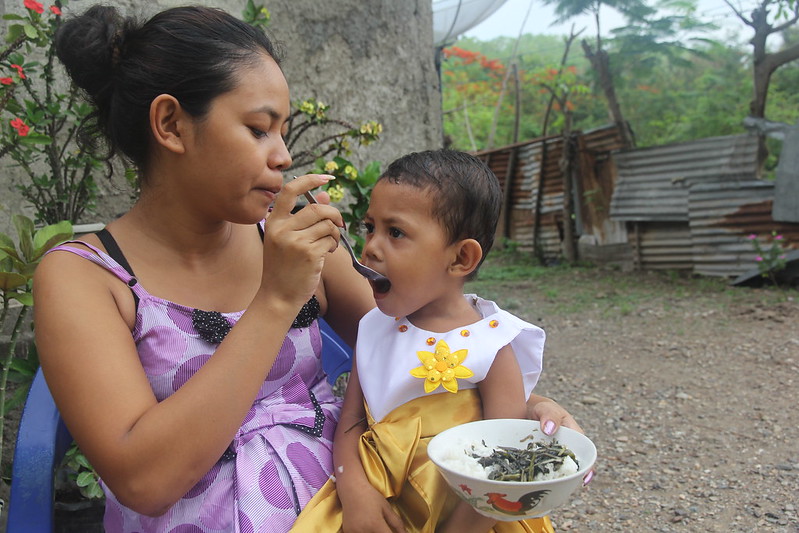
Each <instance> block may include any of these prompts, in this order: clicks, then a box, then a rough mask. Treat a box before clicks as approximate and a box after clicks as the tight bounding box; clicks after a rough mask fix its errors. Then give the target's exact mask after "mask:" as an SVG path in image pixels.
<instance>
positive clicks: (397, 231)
mask: <svg viewBox="0 0 799 533" xmlns="http://www.w3.org/2000/svg"><path fill="white" fill-rule="evenodd" d="M388 234H389V235H391V236H392V237H393V238H395V239H399V238H401V237H403V236H405V234H404V233H402V230H400V229H397V228H391V229H389V230H388Z"/></svg>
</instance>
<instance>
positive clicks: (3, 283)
mask: <svg viewBox="0 0 799 533" xmlns="http://www.w3.org/2000/svg"><path fill="white" fill-rule="evenodd" d="M12 220H13V223H14V227H15V228H16V230H17V237H18V240H19V248H17V245H15V244H14V241H13V240H12V239H11V237H9V236H8V235H5V234H3V233H0V290H2V297H3V299H5V298H13V299H15V300H17V301H19V302H21V303H23V304H24V305H32V304H33V301H32V300H31V299H29V298H28V297H26V296H25V295H24V294H16V292H17V291H18V290H19V289H20V288H22V287H26V289H25V290H24V291H23V292H29V291H27V285H28V282H29V281H30V280H31V278H32V277H33V272H34V270H35V269H36V266H37V265H38V264H39V261H40V260H41V258H42V256H43V255H44V254H45V253H46V252H47V250H49V249H50V248H52V247H53V246H56V245H58V244H60V243H62V242H64V241H66V240H68V239H70V238H72V234H73V233H72V224H71V223H70V222H67V221H62V222H58V223H56V224H50V225H48V226H45V227H43V228H41V229H39V230H36V229H35V228H34V226H33V221H32V220H31V219H29V218H28V217H26V216H24V215H18V214H17V215H14V216H13V217H12ZM9 292H10V293H11V294H7V293H9Z"/></svg>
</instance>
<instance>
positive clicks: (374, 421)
mask: <svg viewBox="0 0 799 533" xmlns="http://www.w3.org/2000/svg"><path fill="white" fill-rule="evenodd" d="M464 297H465V298H467V299H468V300H469V301H470V302H471V303H472V305H473V306H474V308H475V309H476V310H477V311H478V313H479V314H480V316H482V317H483V318H482V319H481V320H479V321H477V322H475V323H473V324H470V325H468V326H464V327H459V328H456V329H454V330H452V331H448V332H445V333H434V332H430V331H425V330H422V329H419V328H417V327H415V326H414V325H413V324H411V323H410V322H409V321H408V320H407V319H406V318H392V317H388V316H386V315H384V314H383V313H382V312H380V310H378V309H374V310H372V311H371V312H369V313H368V314H367V315H366V316H364V317H363V319H362V320H361V323H360V326H359V328H358V343H357V357H356V359H355V363H356V364H357V365H358V376H359V378H360V383H361V388H362V389H363V394H364V403H365V404H366V412H367V419H368V425H369V427H368V429H367V430H366V431H365V432H364V433H363V435H361V439H360V443H359V453H360V457H361V463H362V464H363V468H364V470H365V472H366V475H367V477H368V478H369V481H370V482H371V484H372V486H373V487H375V488H376V489H377V490H379V491H380V492H381V493H382V494H383V495H384V496H385V497H386V499H388V501H389V502H390V504H391V506H392V508H393V509H394V510H395V511H396V512H397V514H399V516H401V517H402V519H403V521H404V523H405V527H406V529H407V530H408V531H409V532H410V531H414V532H425V533H427V532H433V531H435V528H436V526H437V525H438V524H440V523H442V522H444V521H445V520H446V518H447V517H448V516H449V515H450V513H451V512H452V510H453V509H454V508H455V506H456V505H457V504H458V502H459V501H460V499H459V498H458V496H457V495H455V493H454V492H453V491H452V490H451V489H450V488H449V486H448V485H447V483H446V481H444V478H443V477H441V475H440V474H439V473H438V471H437V469H436V467H435V465H434V464H433V463H432V462H431V461H430V460H429V459H428V458H427V443H428V442H429V441H430V439H431V438H432V437H434V436H435V435H437V434H438V433H440V432H441V431H444V430H445V429H448V428H450V427H453V426H456V425H459V424H464V423H466V422H471V421H474V420H479V419H481V418H482V407H481V403H480V395H479V393H478V391H477V384H478V383H479V382H480V381H482V380H483V379H485V377H486V375H487V374H488V371H489V369H490V368H491V365H492V363H493V361H494V358H495V357H496V354H497V352H499V350H500V349H501V348H502V347H503V346H506V345H507V344H510V345H511V346H512V348H513V351H514V353H515V354H516V358H517V360H518V362H519V367H520V368H521V371H522V374H523V379H524V390H525V397H526V396H529V394H530V393H531V392H532V390H533V387H535V384H536V383H537V381H538V377H539V376H540V374H541V361H542V357H543V350H544V340H545V335H544V331H543V330H542V329H541V328H539V327H537V326H534V325H533V324H530V323H528V322H525V321H524V320H521V319H520V318H518V317H515V316H513V315H512V314H510V313H508V312H506V311H503V310H501V309H500V308H499V307H497V305H496V304H495V303H494V302H491V301H488V300H484V299H482V298H479V297H477V296H475V295H473V294H467V295H465V296H464ZM453 393H454V394H453ZM341 523H342V511H341V504H340V502H339V500H338V496H337V495H336V485H335V483H334V482H333V481H329V482H328V483H327V484H326V485H325V486H323V487H322V489H321V490H320V491H319V492H318V493H317V494H316V496H314V497H313V499H312V500H311V501H310V502H309V503H308V505H307V506H306V507H305V509H304V510H303V511H302V513H301V514H300V516H299V518H298V519H297V522H296V524H295V526H294V529H293V530H292V531H298V532H305V531H307V532H310V531H314V532H316V531H339V530H340V529H341ZM493 531H495V532H498V533H505V532H522V531H526V532H536V533H554V530H553V529H552V525H551V524H550V521H549V519H548V518H547V517H544V518H536V519H531V520H526V521H519V522H500V523H498V524H497V525H496V526H495V527H494V529H493Z"/></svg>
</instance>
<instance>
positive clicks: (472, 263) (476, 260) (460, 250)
mask: <svg viewBox="0 0 799 533" xmlns="http://www.w3.org/2000/svg"><path fill="white" fill-rule="evenodd" d="M453 246H454V251H455V257H454V259H453V261H452V263H451V264H450V265H449V271H450V273H451V274H453V275H455V276H458V277H466V276H468V275H469V274H471V273H472V272H474V269H475V268H477V265H479V264H480V260H481V259H482V258H483V247H482V246H480V243H479V242H477V241H476V240H474V239H463V240H462V241H458V242H456V243H455V244H454V245H453Z"/></svg>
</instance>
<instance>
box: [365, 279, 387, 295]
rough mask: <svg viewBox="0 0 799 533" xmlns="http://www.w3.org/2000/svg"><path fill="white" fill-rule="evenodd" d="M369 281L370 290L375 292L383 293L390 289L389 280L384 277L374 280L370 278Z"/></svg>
mask: <svg viewBox="0 0 799 533" xmlns="http://www.w3.org/2000/svg"><path fill="white" fill-rule="evenodd" d="M369 283H370V284H371V285H372V290H373V291H375V293H377V294H385V293H387V292H388V291H389V290H390V289H391V282H390V281H389V280H388V278H385V277H384V278H380V279H376V280H371V279H370V280H369Z"/></svg>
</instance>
